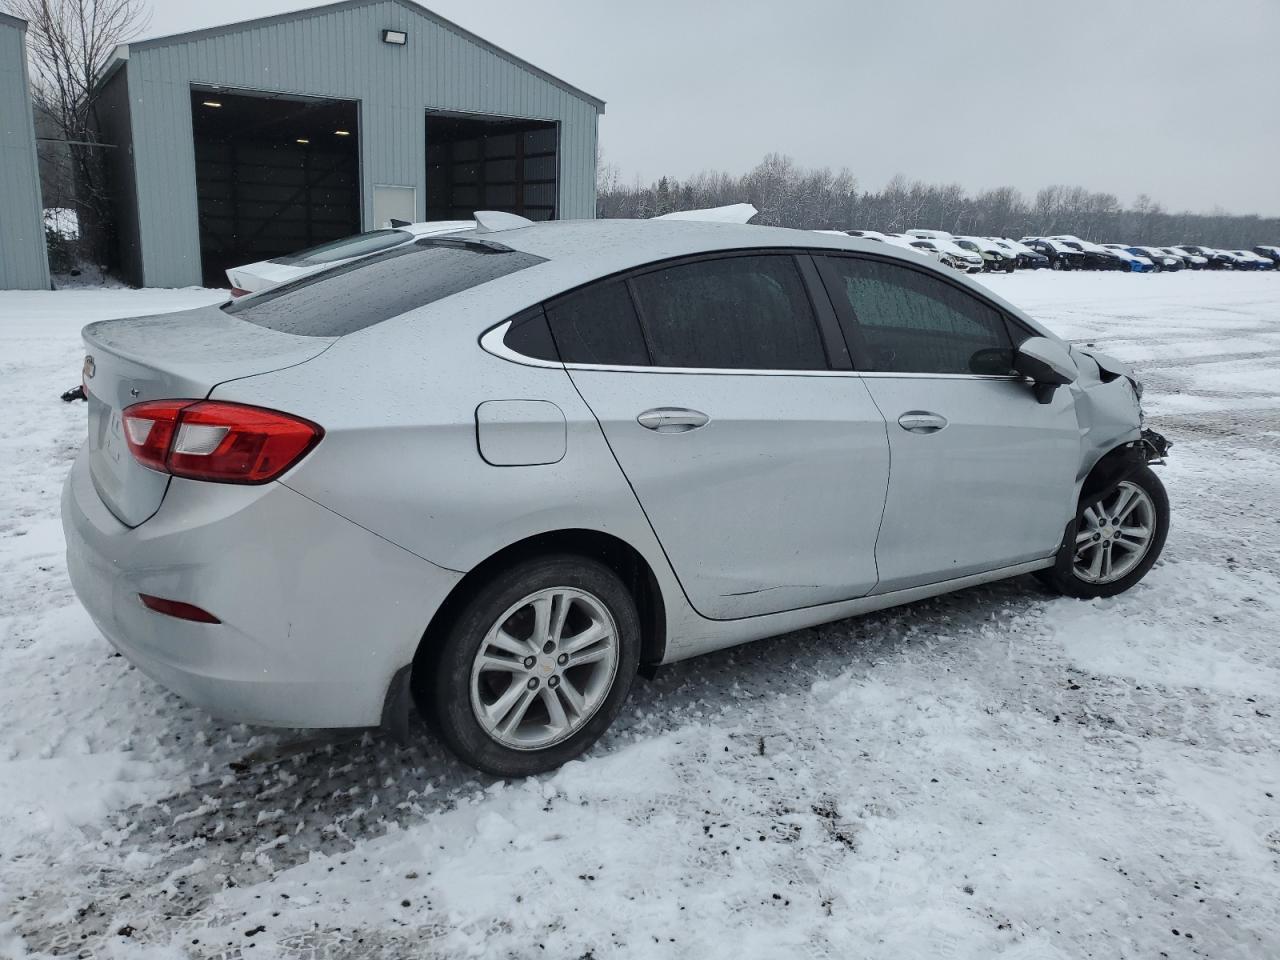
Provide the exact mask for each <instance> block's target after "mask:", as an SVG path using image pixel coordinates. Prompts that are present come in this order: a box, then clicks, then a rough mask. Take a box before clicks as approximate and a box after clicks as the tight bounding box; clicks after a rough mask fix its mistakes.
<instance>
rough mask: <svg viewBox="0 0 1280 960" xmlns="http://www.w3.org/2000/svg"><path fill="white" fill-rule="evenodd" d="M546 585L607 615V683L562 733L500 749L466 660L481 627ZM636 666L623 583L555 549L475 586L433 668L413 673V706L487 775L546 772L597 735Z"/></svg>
mask: <svg viewBox="0 0 1280 960" xmlns="http://www.w3.org/2000/svg"><path fill="white" fill-rule="evenodd" d="M554 587H568V588H572V589H574V590H581V591H585V592H586V593H589V594H591V595H592V596H593V597H594V598H595V599H596V600H598V601H599V602H600V603H601V604H603V606H604V607H605V608H606V609H607V610H608V612H609V613H610V614H611V615H612V617H613V620H614V624H615V625H616V628H617V642H618V660H617V668H616V670H615V672H614V675H613V679H612V686H611V688H610V689H609V691H608V693H607V694H606V695H605V697H604V700H603V701H602V702H601V703H600V705H599V707H598V708H596V711H595V712H594V713H593V714H591V715H590V717H589V718H588V719H587V721H586V722H585V723H584V724H583V725H582V726H581V728H580V729H578V730H577V731H576V732H574V733H573V734H572V735H570V736H569V737H568V738H567V739H565V740H562V741H560V742H558V743H555V744H552V745H551V746H548V747H545V748H542V749H528V750H526V749H516V748H512V747H508V746H506V745H504V744H502V743H499V742H498V741H497V740H495V739H493V738H491V737H490V735H489V734H488V733H487V732H486V731H485V730H484V728H483V727H482V726H481V724H480V722H479V720H477V718H476V715H475V713H474V712H473V710H472V705H471V669H472V664H473V662H474V660H475V657H476V654H477V652H478V651H479V648H480V645H481V644H482V643H483V641H484V638H485V636H486V634H487V633H488V631H489V628H490V627H492V626H493V624H494V622H495V621H496V620H497V619H498V618H499V617H500V616H501V615H502V614H503V612H505V611H506V610H508V609H510V608H511V607H512V605H514V604H517V603H519V602H520V601H521V600H522V599H523V598H526V597H528V596H530V595H531V594H534V593H537V592H538V591H540V590H547V589H551V588H554ZM639 664H640V617H639V614H638V613H637V612H636V605H635V601H634V599H633V598H632V596H631V593H630V592H629V591H628V590H627V588H626V586H625V585H624V584H623V582H622V581H621V580H620V579H619V578H618V575H617V574H616V573H614V572H613V571H612V570H611V569H609V568H608V567H606V566H605V565H604V564H602V563H599V562H597V561H595V560H592V559H589V558H587V557H582V556H576V555H573V554H560V555H553V556H547V557H540V558H536V559H532V560H526V561H524V562H522V563H519V564H517V565H516V566H514V567H512V568H510V569H508V570H506V571H504V572H503V573H502V574H501V575H499V576H498V577H495V578H494V579H493V580H491V581H490V582H488V583H487V584H485V585H484V586H483V587H481V588H480V589H479V590H478V591H476V593H475V595H474V596H473V597H472V598H471V599H470V600H469V601H468V602H467V604H466V605H465V606H464V607H463V608H462V610H461V611H460V612H459V613H458V615H457V616H456V617H455V618H454V620H453V622H452V624H451V626H450V628H449V630H448V632H447V635H446V636H445V638H444V640H443V641H442V643H441V646H440V649H439V651H438V654H437V656H436V657H435V661H434V669H432V670H430V672H429V675H426V676H422V677H418V676H416V675H415V677H414V696H415V700H416V701H417V705H418V709H419V711H420V712H421V713H422V714H423V715H424V716H426V717H427V718H428V719H429V720H430V721H431V723H432V725H433V726H434V727H435V729H436V730H437V731H438V732H439V734H440V737H441V738H442V739H443V740H444V742H445V744H446V745H447V746H448V747H449V749H450V750H452V751H453V752H454V753H455V754H456V755H457V756H458V758H459V759H461V760H462V761H463V762H464V763H467V764H469V765H471V766H473V767H475V768H476V769H478V770H481V771H483V772H485V773H488V774H492V775H493V776H495V777H510V778H516V777H527V776H531V775H533V774H537V773H544V772H546V771H548V770H554V769H555V768H556V767H559V766H561V765H562V764H564V763H567V762H568V761H570V760H572V759H573V758H575V757H577V756H578V755H579V754H581V753H583V752H584V751H585V750H587V749H588V748H589V747H590V746H591V745H592V744H593V743H595V742H596V740H598V739H599V738H600V735H601V734H602V733H604V731H605V730H607V729H608V728H609V725H610V724H611V723H613V721H614V719H615V718H616V717H617V715H618V712H619V711H620V710H621V709H622V705H623V703H624V702H625V701H626V699H627V694H628V693H629V692H630V689H631V682H632V680H633V679H634V678H635V675H636V671H637V670H638V669H639ZM425 672H427V671H424V673H425ZM566 682H567V681H566Z"/></svg>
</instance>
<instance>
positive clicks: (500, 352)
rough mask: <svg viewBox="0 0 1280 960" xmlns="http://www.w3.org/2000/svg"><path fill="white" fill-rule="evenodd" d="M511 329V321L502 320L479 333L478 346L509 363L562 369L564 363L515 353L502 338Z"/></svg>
mask: <svg viewBox="0 0 1280 960" xmlns="http://www.w3.org/2000/svg"><path fill="white" fill-rule="evenodd" d="M510 329H511V321H510V320H504V321H503V322H502V323H500V324H498V325H497V326H496V327H493V328H491V329H489V330H487V331H485V332H484V333H483V334H481V335H480V346H481V348H482V349H483V350H484V351H485V352H486V353H491V354H493V356H495V357H497V358H498V359H500V360H508V361H510V362H511V363H518V364H520V365H521V366H525V367H542V368H544V369H547V368H549V369H552V370H563V369H564V364H563V363H560V362H558V361H556V360H540V359H538V358H537V357H530V356H526V355H525V354H523V353H517V352H516V351H515V350H512V349H511V348H510V347H508V346H507V345H506V344H505V343H504V342H503V339H504V338H505V337H506V335H507V331H508V330H510Z"/></svg>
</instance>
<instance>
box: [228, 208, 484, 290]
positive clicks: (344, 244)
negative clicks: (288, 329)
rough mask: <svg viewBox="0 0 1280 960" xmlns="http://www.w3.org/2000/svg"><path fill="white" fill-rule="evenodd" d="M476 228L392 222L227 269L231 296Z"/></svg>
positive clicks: (462, 224)
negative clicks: (385, 251) (409, 244)
mask: <svg viewBox="0 0 1280 960" xmlns="http://www.w3.org/2000/svg"><path fill="white" fill-rule="evenodd" d="M475 228H476V223H475V221H474V220H431V221H426V222H423V223H403V222H400V221H396V220H392V221H391V226H389V227H386V228H385V229H382V230H369V231H367V232H365V233H357V234H354V235H353V236H350V237H343V238H342V239H341V240H330V241H329V242H328V243H322V244H320V245H318V246H315V247H308V248H307V249H305V250H299V251H298V252H297V253H291V254H289V255H288V256H284V257H272V258H271V259H270V260H259V261H258V262H257V263H248V264H245V265H244V266H242V267H231V268H230V269H229V270H227V279H228V280H229V281H231V295H232V296H233V297H241V296H244V295H245V294H247V293H258V292H259V291H261V290H270V289H271V288H272V287H278V286H279V285H280V284H282V283H288V282H289V281H290V280H297V279H298V278H299V277H306V276H310V275H311V274H313V273H319V272H320V271H321V270H328V269H329V268H330V267H336V266H338V265H339V264H343V263H350V262H351V261H352V260H358V259H360V258H361V257H367V256H369V255H370V254H374V253H381V252H382V251H383V250H390V249H392V248H393V247H400V246H403V245H404V244H406V243H412V242H413V241H415V240H419V239H421V238H422V237H434V236H439V235H440V234H445V233H457V232H458V231H460V230H474V229H475Z"/></svg>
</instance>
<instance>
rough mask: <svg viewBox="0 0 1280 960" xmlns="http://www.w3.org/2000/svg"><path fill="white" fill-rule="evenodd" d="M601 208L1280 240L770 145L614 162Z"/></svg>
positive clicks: (1158, 210)
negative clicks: (864, 169) (666, 161)
mask: <svg viewBox="0 0 1280 960" xmlns="http://www.w3.org/2000/svg"><path fill="white" fill-rule="evenodd" d="M598 170H599V175H598V183H597V187H598V199H597V202H596V212H597V215H598V216H601V217H642V218H643V217H653V216H657V215H659V214H663V213H669V212H671V211H673V210H689V209H695V208H699V207H716V206H722V205H724V204H730V203H742V202H744V201H745V202H750V203H753V204H755V206H756V209H757V210H759V211H760V213H759V216H757V217H756V218H755V220H753V221H752V222H753V223H761V224H766V225H770V226H780V227H797V228H799V229H802V230H827V229H831V230H879V231H881V232H883V233H901V232H902V231H904V230H910V229H912V228H915V227H924V228H928V229H933V230H947V231H950V232H951V233H955V234H970V235H973V236H998V237H1014V238H1017V237H1023V236H1028V235H1037V236H1052V235H1055V234H1072V235H1074V236H1078V237H1081V238H1083V239H1085V240H1093V241H1097V242H1116V241H1118V242H1127V243H1138V244H1151V245H1157V246H1168V245H1171V244H1180V243H1198V244H1204V245H1206V246H1210V247H1224V248H1231V249H1236V248H1248V247H1252V246H1254V245H1256V244H1260V243H1280V217H1259V216H1256V215H1247V216H1240V215H1235V214H1230V213H1227V212H1225V211H1221V210H1216V211H1214V212H1212V213H1170V212H1167V211H1166V210H1165V209H1164V208H1163V207H1162V206H1161V205H1160V204H1159V203H1157V202H1156V201H1154V200H1152V199H1151V198H1150V197H1148V196H1146V195H1145V194H1143V195H1140V196H1139V197H1138V198H1137V200H1136V201H1135V202H1134V203H1133V205H1132V206H1129V207H1125V206H1124V205H1123V204H1121V202H1120V200H1119V198H1118V197H1116V195H1115V194H1112V193H1094V192H1092V191H1089V190H1086V189H1084V188H1083V187H1069V186H1050V187H1045V188H1044V189H1042V190H1040V191H1038V192H1037V193H1036V194H1035V196H1034V197H1027V196H1026V195H1024V194H1023V193H1022V192H1021V191H1019V190H1016V189H1014V188H1013V187H997V188H996V189H994V190H984V191H982V192H980V193H975V194H970V193H968V192H967V191H966V190H965V189H964V188H963V187H961V186H960V185H959V184H955V183H952V184H929V183H924V182H923V181H920V180H912V181H908V180H907V179H906V178H905V177H902V176H897V177H894V178H893V179H892V180H890V181H889V183H888V184H887V185H886V186H885V187H884V189H883V190H880V191H878V192H877V191H870V190H859V189H858V181H857V180H856V179H855V178H854V176H853V174H852V173H851V172H850V171H848V170H844V169H842V170H839V171H832V170H831V169H830V168H828V167H820V168H817V169H806V168H804V167H800V166H797V165H796V164H795V162H793V161H792V160H791V158H790V157H787V156H783V155H781V154H776V153H771V154H769V155H768V156H766V157H765V158H764V160H763V161H762V162H761V163H760V164H759V165H758V166H756V167H755V169H753V170H751V171H750V172H748V173H746V174H743V175H742V176H734V175H732V174H729V173H723V172H718V171H708V172H705V173H699V174H697V175H696V176H693V177H690V178H689V179H687V180H677V179H675V178H674V177H662V178H661V179H659V180H657V181H655V182H653V183H650V184H647V185H645V184H642V183H640V182H639V181H636V182H634V183H632V184H624V183H623V182H622V180H621V177H620V175H619V173H618V170H617V168H616V167H613V166H611V165H608V164H603V163H602V164H600V165H599V167H598Z"/></svg>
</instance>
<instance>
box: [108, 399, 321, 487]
mask: <svg viewBox="0 0 1280 960" xmlns="http://www.w3.org/2000/svg"><path fill="white" fill-rule="evenodd" d="M124 435H125V439H126V440H127V441H128V443H129V450H130V451H131V452H132V453H133V456H134V459H136V460H137V461H138V462H139V463H141V464H142V465H143V466H144V467H149V468H150V469H152V470H159V471H160V472H162V473H170V474H172V475H173V476H175V477H185V478H186V479H189V480H212V481H214V482H216V483H267V482H269V481H271V480H274V479H275V478H276V477H278V476H280V475H281V474H282V473H284V472H285V471H286V470H288V469H289V468H290V467H292V466H293V465H294V464H295V463H297V462H298V461H299V460H301V459H302V457H303V456H305V455H306V453H307V452H308V451H309V450H310V449H311V448H312V447H314V446H315V445H316V444H317V443H319V442H320V438H321V437H323V436H324V430H323V429H321V428H320V427H319V426H318V425H317V424H314V423H312V422H311V421H310V420H303V419H302V418H301V417H294V416H290V415H289V414H287V413H280V412H279V411H276V410H264V409H263V408H262V407H250V406H245V405H244V404H240V403H222V402H220V401H217V400H198V401H196V400H149V401H147V402H145V403H135V404H134V405H133V406H131V407H126V408H125V411H124Z"/></svg>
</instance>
